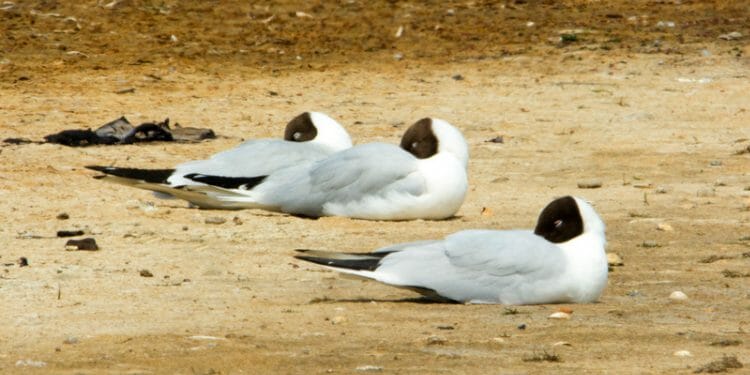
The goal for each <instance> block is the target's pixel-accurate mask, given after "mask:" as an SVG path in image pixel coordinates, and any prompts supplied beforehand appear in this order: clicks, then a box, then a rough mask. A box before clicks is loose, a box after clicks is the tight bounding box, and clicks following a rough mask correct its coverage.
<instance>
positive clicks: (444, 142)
mask: <svg viewBox="0 0 750 375" xmlns="http://www.w3.org/2000/svg"><path fill="white" fill-rule="evenodd" d="M468 160H469V151H468V146H467V144H466V141H465V140H464V137H463V135H462V134H461V132H460V131H459V130H458V129H456V128H455V127H453V126H452V125H451V124H449V123H447V122H446V121H443V120H439V119H434V118H424V119H422V120H419V121H417V122H416V123H415V124H413V125H412V126H411V127H409V129H407V131H406V133H404V135H403V137H402V139H401V147H398V146H396V145H392V144H385V143H369V144H364V145H358V146H355V147H352V148H349V149H346V150H344V151H341V152H338V153H335V154H332V155H330V156H328V157H327V158H325V159H321V160H318V161H316V162H314V163H310V164H305V165H301V166H296V167H289V168H285V169H281V170H279V171H276V172H274V173H271V174H270V175H268V176H262V175H248V176H246V177H244V178H243V177H240V178H236V177H227V176H223V175H220V174H218V175H217V173H214V174H208V173H203V174H198V173H196V174H188V175H186V176H185V177H186V178H189V179H192V180H194V181H197V182H202V183H205V184H206V185H204V186H187V187H186V188H185V189H183V190H187V193H189V194H202V195H203V198H202V199H200V198H196V197H195V195H192V196H191V197H190V200H191V202H193V203H195V204H197V205H199V206H209V207H220V208H261V209H266V210H270V211H279V212H286V213H290V214H294V215H300V216H308V217H319V216H344V217H351V218H359V219H367V220H413V219H445V218H448V217H451V216H453V215H454V214H455V213H456V212H457V211H458V209H459V208H460V207H461V204H462V203H463V201H464V197H465V196H466V190H467V187H468V182H467V176H466V168H467V164H468ZM219 172H220V171H219ZM178 196H179V195H178ZM185 199H188V198H185Z"/></svg>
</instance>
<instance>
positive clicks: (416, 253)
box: [296, 196, 607, 305]
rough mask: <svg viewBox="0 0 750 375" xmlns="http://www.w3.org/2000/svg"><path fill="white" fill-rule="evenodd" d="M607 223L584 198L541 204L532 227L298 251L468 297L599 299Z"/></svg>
mask: <svg viewBox="0 0 750 375" xmlns="http://www.w3.org/2000/svg"><path fill="white" fill-rule="evenodd" d="M604 232H605V227H604V222H602V220H601V218H599V215H597V213H596V212H595V211H594V208H593V207H591V205H589V204H588V203H587V202H585V201H584V200H583V199H581V198H574V197H570V196H566V197H563V198H558V199H555V200H554V201H552V202H551V203H550V204H548V205H547V207H545V208H544V210H542V212H541V214H540V215H539V219H538V221H537V225H536V228H535V229H534V231H530V230H464V231H460V232H457V233H454V234H451V235H449V236H447V237H445V239H443V240H435V241H419V242H411V243H402V244H397V245H393V246H389V247H385V248H382V249H379V250H376V251H374V252H372V253H363V254H357V253H332V252H324V251H315V250H298V251H300V252H301V253H302V254H300V255H297V256H296V258H298V259H302V260H305V261H309V262H313V263H317V264H321V265H324V266H326V267H328V268H331V269H334V270H336V271H340V272H344V273H348V274H353V275H356V276H360V277H364V278H367V279H373V280H377V281H380V282H382V283H385V284H388V285H392V286H396V287H402V288H408V289H413V290H416V291H418V292H420V293H422V294H424V295H425V296H428V297H431V298H436V299H441V300H448V301H455V302H463V303H501V304H510V305H522V304H545V303H586V302H594V301H596V300H597V299H598V298H599V296H600V295H601V294H602V292H603V291H604V288H605V287H606V285H607V259H606V254H605V251H604V248H605V246H606V239H605V233H604Z"/></svg>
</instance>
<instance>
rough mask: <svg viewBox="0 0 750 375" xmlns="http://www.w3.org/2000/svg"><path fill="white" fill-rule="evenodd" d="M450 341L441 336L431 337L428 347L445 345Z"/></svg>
mask: <svg viewBox="0 0 750 375" xmlns="http://www.w3.org/2000/svg"><path fill="white" fill-rule="evenodd" d="M446 342H448V340H447V339H446V338H445V337H441V336H430V337H428V338H427V345H444V344H445V343H446Z"/></svg>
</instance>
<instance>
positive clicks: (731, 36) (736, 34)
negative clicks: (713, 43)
mask: <svg viewBox="0 0 750 375" xmlns="http://www.w3.org/2000/svg"><path fill="white" fill-rule="evenodd" d="M719 39H723V40H737V39H742V33H741V32H739V31H732V32H731V33H726V34H721V35H719Z"/></svg>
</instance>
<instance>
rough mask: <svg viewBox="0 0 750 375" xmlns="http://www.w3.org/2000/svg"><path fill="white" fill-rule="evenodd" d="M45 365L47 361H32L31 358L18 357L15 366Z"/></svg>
mask: <svg viewBox="0 0 750 375" xmlns="http://www.w3.org/2000/svg"><path fill="white" fill-rule="evenodd" d="M44 366H47V362H44V361H34V360H31V359H19V360H18V361H16V367H44Z"/></svg>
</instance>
